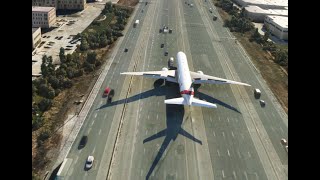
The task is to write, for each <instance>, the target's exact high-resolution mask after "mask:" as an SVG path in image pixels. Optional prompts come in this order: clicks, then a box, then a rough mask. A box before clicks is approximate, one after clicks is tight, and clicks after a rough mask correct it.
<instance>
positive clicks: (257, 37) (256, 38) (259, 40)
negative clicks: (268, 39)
mask: <svg viewBox="0 0 320 180" xmlns="http://www.w3.org/2000/svg"><path fill="white" fill-rule="evenodd" d="M251 38H252V39H254V40H255V41H256V42H257V43H261V41H262V38H261V35H260V33H259V32H258V28H256V29H255V31H254V33H253V34H252V36H251Z"/></svg>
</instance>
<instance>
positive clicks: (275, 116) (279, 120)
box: [233, 60, 288, 163]
mask: <svg viewBox="0 0 320 180" xmlns="http://www.w3.org/2000/svg"><path fill="white" fill-rule="evenodd" d="M243 61H244V60H243ZM233 63H234V64H235V65H234V67H235V68H236V69H237V72H239V74H240V75H241V77H247V79H250V80H249V81H248V82H254V84H257V85H256V86H254V87H255V88H259V89H260V90H262V92H265V93H263V96H262V97H261V99H263V100H264V101H265V102H266V106H265V107H261V105H260V103H259V100H257V99H255V98H254V97H253V92H252V91H251V92H250V91H249V92H248V94H252V96H250V99H251V101H252V103H253V105H254V107H255V109H256V111H257V113H258V114H259V117H260V118H261V120H262V123H263V125H264V127H265V129H266V131H267V133H268V135H269V137H270V139H271V142H272V144H273V145H274V147H275V149H276V151H277V153H278V155H279V156H280V157H281V161H282V162H283V163H285V162H287V153H286V152H285V151H284V149H283V147H282V145H280V139H281V138H287V136H288V134H287V133H288V127H287V125H286V124H284V121H285V120H284V119H283V117H282V116H281V115H280V114H279V111H278V110H277V109H276V108H275V106H274V104H273V101H272V100H271V99H270V98H271V97H270V96H269V94H268V93H266V91H265V90H263V89H264V88H262V86H261V84H260V82H261V81H259V80H258V79H257V77H256V76H254V77H253V76H252V73H253V72H252V69H249V68H248V66H240V65H239V63H238V62H237V61H233ZM250 72H251V75H250ZM273 99H274V97H273ZM277 103H278V102H277ZM278 105H279V104H278ZM281 111H283V109H281ZM282 113H284V112H282Z"/></svg>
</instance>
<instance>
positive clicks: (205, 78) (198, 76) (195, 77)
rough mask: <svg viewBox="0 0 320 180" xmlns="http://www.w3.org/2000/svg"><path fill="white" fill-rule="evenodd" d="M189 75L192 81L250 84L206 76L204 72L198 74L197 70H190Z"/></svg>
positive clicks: (198, 82)
mask: <svg viewBox="0 0 320 180" xmlns="http://www.w3.org/2000/svg"><path fill="white" fill-rule="evenodd" d="M190 76H191V78H192V79H193V83H195V84H200V83H208V84H238V85H244V86H251V85H250V84H246V83H242V82H237V81H231V80H228V79H223V78H218V77H214V76H208V75H206V74H200V73H197V72H192V71H190Z"/></svg>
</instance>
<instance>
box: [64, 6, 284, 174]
mask: <svg viewBox="0 0 320 180" xmlns="http://www.w3.org/2000/svg"><path fill="white" fill-rule="evenodd" d="M149 2H150V1H149ZM185 2H187V3H193V4H194V6H193V7H190V6H188V5H187V4H186V3H185ZM210 7H213V5H212V3H210V2H209V1H208V2H205V1H204V0H197V1H191V0H190V1H183V0H162V1H159V0H153V1H151V2H150V3H148V5H146V6H145V4H144V3H139V4H138V5H137V7H136V8H137V10H136V12H135V14H134V15H133V17H132V19H131V22H130V23H131V24H129V27H128V30H127V32H126V33H125V36H124V37H123V39H122V42H121V43H120V44H118V46H119V47H116V48H115V49H114V50H115V51H117V52H116V53H115V56H114V57H111V58H110V59H108V60H107V61H112V63H111V66H110V68H109V70H108V72H107V75H106V76H105V79H104V81H103V83H102V86H101V89H100V90H99V91H100V92H99V93H98V95H97V97H96V98H95V99H94V102H93V104H92V107H91V109H90V111H89V113H88V115H87V117H86V120H85V122H84V124H83V126H82V128H81V130H80V132H79V133H78V136H77V138H76V140H75V142H74V144H73V146H72V147H71V150H70V152H69V154H68V156H67V158H70V159H72V162H71V165H70V167H69V168H68V170H67V173H66V174H67V175H66V177H65V178H66V179H75V180H80V179H106V178H108V179H128V180H129V179H130V180H131V179H167V180H173V179H190V180H193V179H215V180H217V179H218V180H219V179H245V180H246V179H248V180H251V179H252V180H253V179H259V180H263V179H272V180H273V179H288V174H287V167H288V166H287V165H288V156H287V152H286V151H285V150H284V148H283V147H282V145H281V144H280V139H281V138H286V139H288V117H287V115H285V113H284V111H283V110H282V109H281V107H280V105H279V103H277V102H276V100H275V97H274V96H273V95H272V93H271V92H270V90H269V88H268V87H267V85H266V83H265V82H264V80H263V79H262V77H261V75H260V74H259V73H258V72H257V71H256V70H255V68H254V67H253V66H252V64H251V63H250V60H249V59H248V57H247V56H246V55H245V53H244V52H243V49H242V48H241V46H240V45H239V44H237V43H235V41H234V39H233V37H232V36H231V34H230V33H229V32H228V31H227V29H226V28H224V27H223V26H222V25H223V23H222V21H221V18H220V17H219V16H218V17H219V18H218V20H217V21H212V16H213V14H216V15H218V12H217V11H216V9H215V8H214V7H213V9H214V11H213V13H212V14H211V13H210V12H209V10H208V9H209V8H210ZM142 9H144V12H143V13H142V12H141V10H142ZM136 19H139V20H140V24H139V25H138V26H137V28H133V27H132V23H133V22H134V20H136ZM162 25H166V26H168V27H169V28H171V29H173V33H172V34H163V33H159V29H160V27H161V26H162ZM161 43H164V44H165V46H164V48H160V44H161ZM125 48H128V49H129V51H128V52H124V49H125ZM165 51H168V52H169V55H168V56H164V52H165ZM178 51H183V52H185V53H186V55H187V58H188V64H189V68H190V70H191V71H198V70H201V71H203V72H204V73H205V74H208V75H212V76H217V77H222V78H227V79H231V80H236V81H240V82H244V83H249V84H251V85H252V87H243V86H237V85H207V84H204V85H201V87H199V88H198V89H197V91H196V92H195V96H196V97H198V98H200V99H204V100H206V101H209V102H212V103H216V104H217V106H218V108H217V109H209V108H200V107H188V106H178V105H177V106H176V105H166V104H164V103H163V101H164V100H165V99H170V98H175V97H179V90H178V86H177V85H175V84H170V83H166V84H164V83H162V82H160V81H155V80H154V79H148V78H142V77H131V76H122V75H121V76H120V72H126V71H152V70H161V69H162V68H163V67H166V66H167V60H168V58H169V57H171V56H172V57H174V58H176V57H175V56H176V53H177V52H178ZM106 86H109V87H111V88H113V89H115V96H114V98H113V102H112V103H109V104H106V99H104V98H102V96H101V95H102V93H103V90H104V88H105V87H106ZM253 88H259V89H260V90H261V91H262V96H261V99H263V100H264V101H265V102H266V107H264V108H262V107H261V106H260V104H259V101H258V100H256V99H255V98H254V96H253ZM83 135H87V136H88V143H87V144H86V146H85V147H84V148H83V149H80V150H79V149H78V144H79V141H80V139H81V137H82V136H83ZM89 155H93V156H94V157H95V162H94V165H93V168H92V169H90V170H89V171H85V170H84V166H85V161H86V158H87V157H88V156H89Z"/></svg>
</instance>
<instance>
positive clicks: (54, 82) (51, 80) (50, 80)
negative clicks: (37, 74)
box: [48, 76, 60, 89]
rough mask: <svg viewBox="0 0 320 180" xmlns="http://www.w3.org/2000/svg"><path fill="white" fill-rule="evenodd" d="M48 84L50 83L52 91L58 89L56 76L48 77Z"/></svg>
mask: <svg viewBox="0 0 320 180" xmlns="http://www.w3.org/2000/svg"><path fill="white" fill-rule="evenodd" d="M48 83H50V85H51V86H52V87H53V89H58V88H59V87H60V81H59V79H58V78H57V77H56V76H49V77H48Z"/></svg>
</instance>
